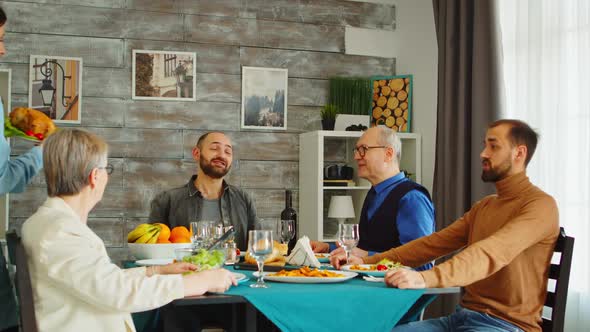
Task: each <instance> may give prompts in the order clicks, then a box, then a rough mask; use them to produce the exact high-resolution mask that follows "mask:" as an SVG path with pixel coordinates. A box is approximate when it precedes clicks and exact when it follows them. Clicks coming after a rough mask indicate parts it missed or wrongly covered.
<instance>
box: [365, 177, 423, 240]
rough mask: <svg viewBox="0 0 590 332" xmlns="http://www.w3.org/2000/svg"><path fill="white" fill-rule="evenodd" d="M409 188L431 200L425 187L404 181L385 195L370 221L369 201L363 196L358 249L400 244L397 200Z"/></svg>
mask: <svg viewBox="0 0 590 332" xmlns="http://www.w3.org/2000/svg"><path fill="white" fill-rule="evenodd" d="M411 190H419V191H421V192H422V193H423V194H424V195H426V197H428V199H429V200H430V201H432V199H431V198H430V194H429V193H428V190H426V188H424V187H422V186H421V185H419V184H417V183H416V182H414V181H404V182H402V183H400V184H398V185H397V186H396V187H395V188H393V190H391V192H389V195H387V197H386V198H385V201H383V204H381V206H379V207H378V208H377V211H375V214H374V215H373V218H372V219H371V220H370V221H369V220H368V216H367V209H368V204H369V202H368V200H367V197H365V202H364V203H363V210H362V212H361V220H360V223H359V237H360V240H359V244H358V247H359V248H360V249H363V250H367V251H376V252H383V251H386V250H389V249H391V248H395V247H399V246H400V245H401V243H400V241H399V232H398V229H397V210H398V206H399V201H400V200H401V199H402V197H404V195H405V194H407V193H408V192H410V191H411Z"/></svg>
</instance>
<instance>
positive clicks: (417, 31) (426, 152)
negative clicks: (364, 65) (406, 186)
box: [345, 0, 438, 192]
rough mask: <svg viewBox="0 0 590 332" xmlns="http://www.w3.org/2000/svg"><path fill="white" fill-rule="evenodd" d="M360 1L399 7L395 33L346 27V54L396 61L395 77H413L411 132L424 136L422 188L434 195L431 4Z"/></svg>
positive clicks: (435, 58) (434, 75)
mask: <svg viewBox="0 0 590 332" xmlns="http://www.w3.org/2000/svg"><path fill="white" fill-rule="evenodd" d="M359 1H362V2H374V3H385V4H394V5H395V6H396V15H395V16H396V30H395V31H385V30H375V29H361V28H353V27H347V29H346V38H345V47H346V53H347V54H359V55H373V56H383V57H395V58H396V74H412V75H414V96H413V105H414V110H413V113H414V114H413V119H412V121H413V122H412V127H413V128H412V131H413V132H416V133H420V134H422V184H423V185H424V186H425V187H427V188H428V190H429V191H430V192H432V182H433V176H434V154H435V139H436V99H437V86H436V84H437V65H438V47H437V43H436V31H435V28H434V14H433V10H432V0H359ZM384 74H386V73H384Z"/></svg>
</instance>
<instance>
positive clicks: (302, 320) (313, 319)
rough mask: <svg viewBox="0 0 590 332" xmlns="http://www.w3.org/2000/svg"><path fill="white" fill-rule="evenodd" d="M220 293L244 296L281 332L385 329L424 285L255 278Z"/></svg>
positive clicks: (247, 272) (391, 325) (403, 311)
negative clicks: (261, 283)
mask: <svg viewBox="0 0 590 332" xmlns="http://www.w3.org/2000/svg"><path fill="white" fill-rule="evenodd" d="M236 272H239V273H244V274H246V275H247V276H249V277H250V278H251V280H250V281H247V282H244V283H241V284H240V285H239V286H238V287H232V288H231V289H229V290H228V291H227V292H226V294H228V295H240V296H243V297H245V298H246V299H247V300H248V301H249V302H250V303H251V304H252V305H254V306H255V307H256V309H258V310H259V311H260V312H262V313H263V314H264V315H265V316H266V317H267V318H268V319H270V320H271V321H272V322H273V323H274V324H275V325H277V326H278V327H279V328H280V329H281V330H283V331H340V332H342V331H379V332H382V331H389V330H391V329H392V328H393V327H394V326H395V324H396V323H397V322H398V321H399V320H400V319H401V318H402V316H403V315H404V314H405V313H406V312H407V311H408V309H410V307H411V306H412V304H414V302H416V300H418V298H420V296H422V294H423V293H424V290H400V289H397V288H388V287H386V286H385V284H383V283H374V282H368V281H365V280H363V279H360V278H358V277H357V278H354V279H352V280H349V281H346V282H343V283H334V284H291V283H278V282H271V281H268V283H269V285H270V288H265V289H264V288H263V289H261V288H250V287H249V286H250V284H252V283H253V282H254V281H255V277H253V276H252V273H251V272H249V271H242V270H241V271H236Z"/></svg>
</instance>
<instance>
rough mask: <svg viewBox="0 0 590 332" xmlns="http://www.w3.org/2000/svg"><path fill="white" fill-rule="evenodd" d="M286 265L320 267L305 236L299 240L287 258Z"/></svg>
mask: <svg viewBox="0 0 590 332" xmlns="http://www.w3.org/2000/svg"><path fill="white" fill-rule="evenodd" d="M287 264H289V265H305V266H311V267H320V261H318V259H317V258H316V257H315V254H314V253H313V250H312V249H311V243H309V238H308V237H307V236H303V237H301V238H299V240H298V241H297V243H296V244H295V247H294V248H293V250H291V255H289V257H287Z"/></svg>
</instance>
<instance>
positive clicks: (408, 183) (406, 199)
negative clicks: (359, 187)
mask: <svg viewBox="0 0 590 332" xmlns="http://www.w3.org/2000/svg"><path fill="white" fill-rule="evenodd" d="M401 145H402V144H401V141H400V139H399V137H398V136H397V135H396V133H395V131H393V130H391V129H389V128H387V127H374V128H370V129H369V130H367V131H366V132H365V133H364V134H363V135H362V136H361V137H360V138H359V140H358V141H357V143H356V146H355V148H354V150H353V152H354V159H355V160H356V162H357V164H358V176H359V177H361V178H364V179H367V180H368V181H369V182H371V185H372V187H371V189H370V190H369V192H368V193H367V196H366V197H365V202H364V204H363V209H362V211H361V218H360V225H359V228H360V242H359V244H358V247H357V248H355V249H354V250H353V252H352V254H353V255H355V256H358V257H365V256H372V255H373V254H375V253H378V252H383V251H386V250H388V249H390V248H392V247H397V246H400V245H402V244H404V243H407V242H410V241H412V240H414V239H417V238H420V237H423V236H426V235H429V234H432V233H433V232H434V227H435V225H434V207H433V205H432V201H431V199H430V195H429V193H428V190H426V188H424V187H423V186H421V185H419V184H417V183H415V182H414V181H412V180H410V179H408V178H407V177H406V175H405V174H404V173H403V172H401V171H400V167H399V163H400V159H401V151H402V146H401ZM312 248H313V249H314V251H315V252H328V251H332V253H333V254H336V253H339V252H340V251H341V250H342V249H341V248H336V245H335V244H331V243H323V242H317V241H312ZM334 250H336V251H334ZM430 268H432V263H428V264H426V265H423V266H421V267H420V268H418V269H419V270H426V269H430Z"/></svg>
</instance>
